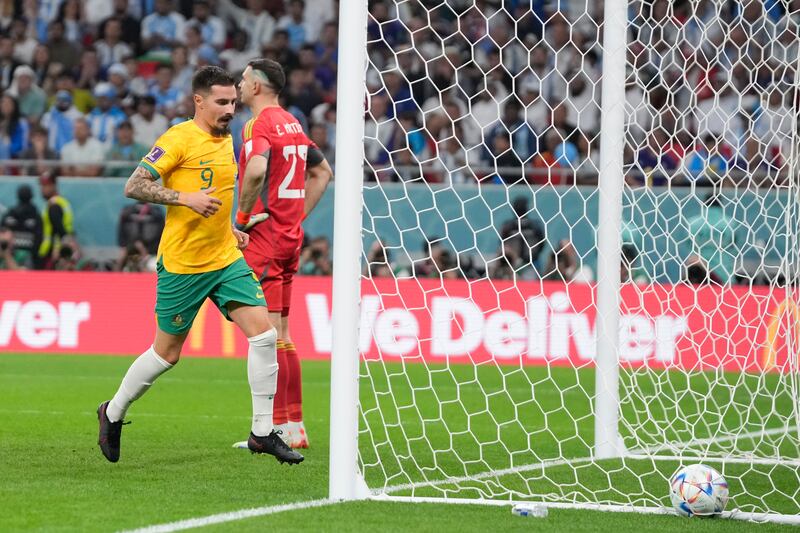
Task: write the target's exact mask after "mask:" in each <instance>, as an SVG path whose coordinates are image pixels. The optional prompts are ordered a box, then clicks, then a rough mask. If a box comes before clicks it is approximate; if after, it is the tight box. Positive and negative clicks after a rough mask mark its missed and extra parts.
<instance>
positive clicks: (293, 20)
mask: <svg viewBox="0 0 800 533" xmlns="http://www.w3.org/2000/svg"><path fill="white" fill-rule="evenodd" d="M305 8H306V4H305V2H304V1H303V0H289V7H288V13H287V14H286V15H284V16H283V17H282V18H281V19H280V20H279V21H278V28H279V29H281V30H286V32H287V33H288V34H289V47H290V48H291V49H292V50H294V51H295V52H296V51H298V50H300V47H301V46H303V45H304V44H306V40H307V38H308V37H309V36H310V34H309V33H308V32H307V31H306V25H305V13H304V12H305Z"/></svg>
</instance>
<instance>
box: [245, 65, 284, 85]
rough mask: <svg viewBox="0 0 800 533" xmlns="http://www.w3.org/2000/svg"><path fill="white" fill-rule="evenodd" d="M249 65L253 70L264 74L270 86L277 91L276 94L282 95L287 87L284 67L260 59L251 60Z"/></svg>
mask: <svg viewBox="0 0 800 533" xmlns="http://www.w3.org/2000/svg"><path fill="white" fill-rule="evenodd" d="M247 64H248V65H249V66H250V68H252V69H253V70H257V71H259V72H261V73H262V74H264V75H265V76H266V77H267V80H269V84H270V85H271V86H272V88H273V89H275V92H276V93H278V94H280V92H281V91H282V90H283V88H284V87H285V86H286V74H285V73H284V72H283V67H282V66H281V64H280V63H278V62H277V61H273V60H272V59H266V58H260V59H251V60H250V61H248V62H247Z"/></svg>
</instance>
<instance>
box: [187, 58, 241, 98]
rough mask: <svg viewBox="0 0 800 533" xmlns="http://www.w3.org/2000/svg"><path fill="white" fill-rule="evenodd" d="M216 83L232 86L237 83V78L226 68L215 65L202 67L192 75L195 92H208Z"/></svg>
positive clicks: (193, 90)
mask: <svg viewBox="0 0 800 533" xmlns="http://www.w3.org/2000/svg"><path fill="white" fill-rule="evenodd" d="M214 85H222V86H225V87H230V86H232V85H236V80H234V79H233V76H231V75H230V74H228V72H227V71H226V70H225V69H223V68H221V67H216V66H213V65H209V66H207V67H201V68H200V69H199V70H198V71H197V72H195V73H194V76H192V92H193V93H200V92H204V93H207V92H209V91H211V87H213V86H214Z"/></svg>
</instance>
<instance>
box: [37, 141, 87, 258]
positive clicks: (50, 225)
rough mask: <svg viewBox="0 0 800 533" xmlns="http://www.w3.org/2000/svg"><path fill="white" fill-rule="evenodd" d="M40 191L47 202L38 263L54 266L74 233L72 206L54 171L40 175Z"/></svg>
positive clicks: (43, 215) (43, 216)
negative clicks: (66, 242)
mask: <svg viewBox="0 0 800 533" xmlns="http://www.w3.org/2000/svg"><path fill="white" fill-rule="evenodd" d="M87 129H88V128H87ZM39 191H40V192H41V194H42V198H44V200H45V202H46V203H45V207H44V210H43V211H42V244H41V246H39V253H38V258H37V263H38V267H39V268H53V266H54V265H55V263H56V261H57V260H58V259H59V257H60V253H61V244H62V242H64V240H65V239H66V238H67V237H69V236H72V235H74V226H73V215H72V206H71V205H70V203H69V201H68V200H67V199H66V198H64V197H63V196H59V194H58V175H57V174H56V173H55V172H54V171H48V172H45V173H44V174H42V175H41V176H39Z"/></svg>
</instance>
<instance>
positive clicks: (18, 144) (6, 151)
mask: <svg viewBox="0 0 800 533" xmlns="http://www.w3.org/2000/svg"><path fill="white" fill-rule="evenodd" d="M29 133H30V132H29V126H28V121H27V120H26V119H25V117H23V116H22V115H21V114H20V112H19V105H18V104H17V101H16V100H14V99H13V98H12V97H11V96H10V95H8V94H5V95H3V96H2V97H0V159H11V158H17V157H19V155H20V154H21V153H22V152H24V151H25V150H26V149H27V148H28V135H29Z"/></svg>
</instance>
